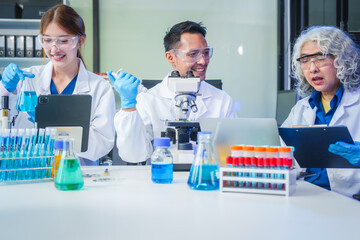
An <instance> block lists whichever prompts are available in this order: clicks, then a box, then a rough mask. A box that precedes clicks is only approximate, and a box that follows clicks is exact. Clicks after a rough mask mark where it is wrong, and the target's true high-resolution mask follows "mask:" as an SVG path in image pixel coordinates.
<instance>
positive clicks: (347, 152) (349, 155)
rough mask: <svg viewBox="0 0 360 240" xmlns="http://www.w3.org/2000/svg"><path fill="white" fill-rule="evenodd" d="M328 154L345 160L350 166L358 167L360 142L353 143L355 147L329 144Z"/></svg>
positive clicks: (347, 144) (359, 165) (343, 144)
mask: <svg viewBox="0 0 360 240" xmlns="http://www.w3.org/2000/svg"><path fill="white" fill-rule="evenodd" d="M329 152H331V153H334V154H337V155H339V156H341V157H343V158H346V159H347V160H348V161H349V162H350V163H351V164H352V165H354V166H358V167H360V142H355V145H353V144H349V143H345V142H336V143H335V144H330V146H329Z"/></svg>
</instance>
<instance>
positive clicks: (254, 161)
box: [251, 157, 258, 165]
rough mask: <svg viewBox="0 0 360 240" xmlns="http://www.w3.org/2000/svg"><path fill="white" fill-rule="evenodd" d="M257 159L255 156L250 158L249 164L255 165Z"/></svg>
mask: <svg viewBox="0 0 360 240" xmlns="http://www.w3.org/2000/svg"><path fill="white" fill-rule="evenodd" d="M257 161H258V159H257V158H256V157H252V158H251V165H257Z"/></svg>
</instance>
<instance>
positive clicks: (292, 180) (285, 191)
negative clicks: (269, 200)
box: [220, 167, 296, 196]
mask: <svg viewBox="0 0 360 240" xmlns="http://www.w3.org/2000/svg"><path fill="white" fill-rule="evenodd" d="M230 173H232V174H230ZM234 173H235V175H234ZM259 174H261V175H262V176H265V174H270V176H271V174H275V176H278V174H281V175H282V176H284V178H282V179H279V178H260V177H253V176H259ZM244 176H245V177H244ZM225 182H257V183H263V184H261V185H262V186H264V185H265V184H267V185H269V184H270V186H271V185H275V186H284V187H282V188H281V189H279V188H278V187H276V188H263V187H261V188H252V187H246V185H243V186H241V185H240V186H239V187H229V186H233V184H231V185H229V184H227V185H225V184H224V183H225ZM220 191H222V192H240V193H259V194H274V195H283V196H291V195H293V194H294V193H295V191H296V170H295V169H294V168H292V169H283V170H280V169H263V168H257V169H256V168H232V167H222V168H220Z"/></svg>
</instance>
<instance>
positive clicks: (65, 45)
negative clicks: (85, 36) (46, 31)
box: [38, 34, 79, 51]
mask: <svg viewBox="0 0 360 240" xmlns="http://www.w3.org/2000/svg"><path fill="white" fill-rule="evenodd" d="M38 40H39V43H40V45H41V46H42V47H43V48H45V49H51V48H52V47H53V46H56V47H57V48H58V49H61V50H63V51H67V50H70V49H73V48H75V47H76V44H77V43H78V40H79V36H78V35H76V36H74V37H49V36H43V35H41V34H39V35H38Z"/></svg>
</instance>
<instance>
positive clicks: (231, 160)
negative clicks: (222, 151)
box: [226, 156, 233, 164]
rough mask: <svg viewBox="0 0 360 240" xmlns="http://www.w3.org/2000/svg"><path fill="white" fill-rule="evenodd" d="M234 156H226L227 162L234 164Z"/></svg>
mask: <svg viewBox="0 0 360 240" xmlns="http://www.w3.org/2000/svg"><path fill="white" fill-rule="evenodd" d="M232 163H233V158H232V157H231V156H228V157H226V164H232Z"/></svg>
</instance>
